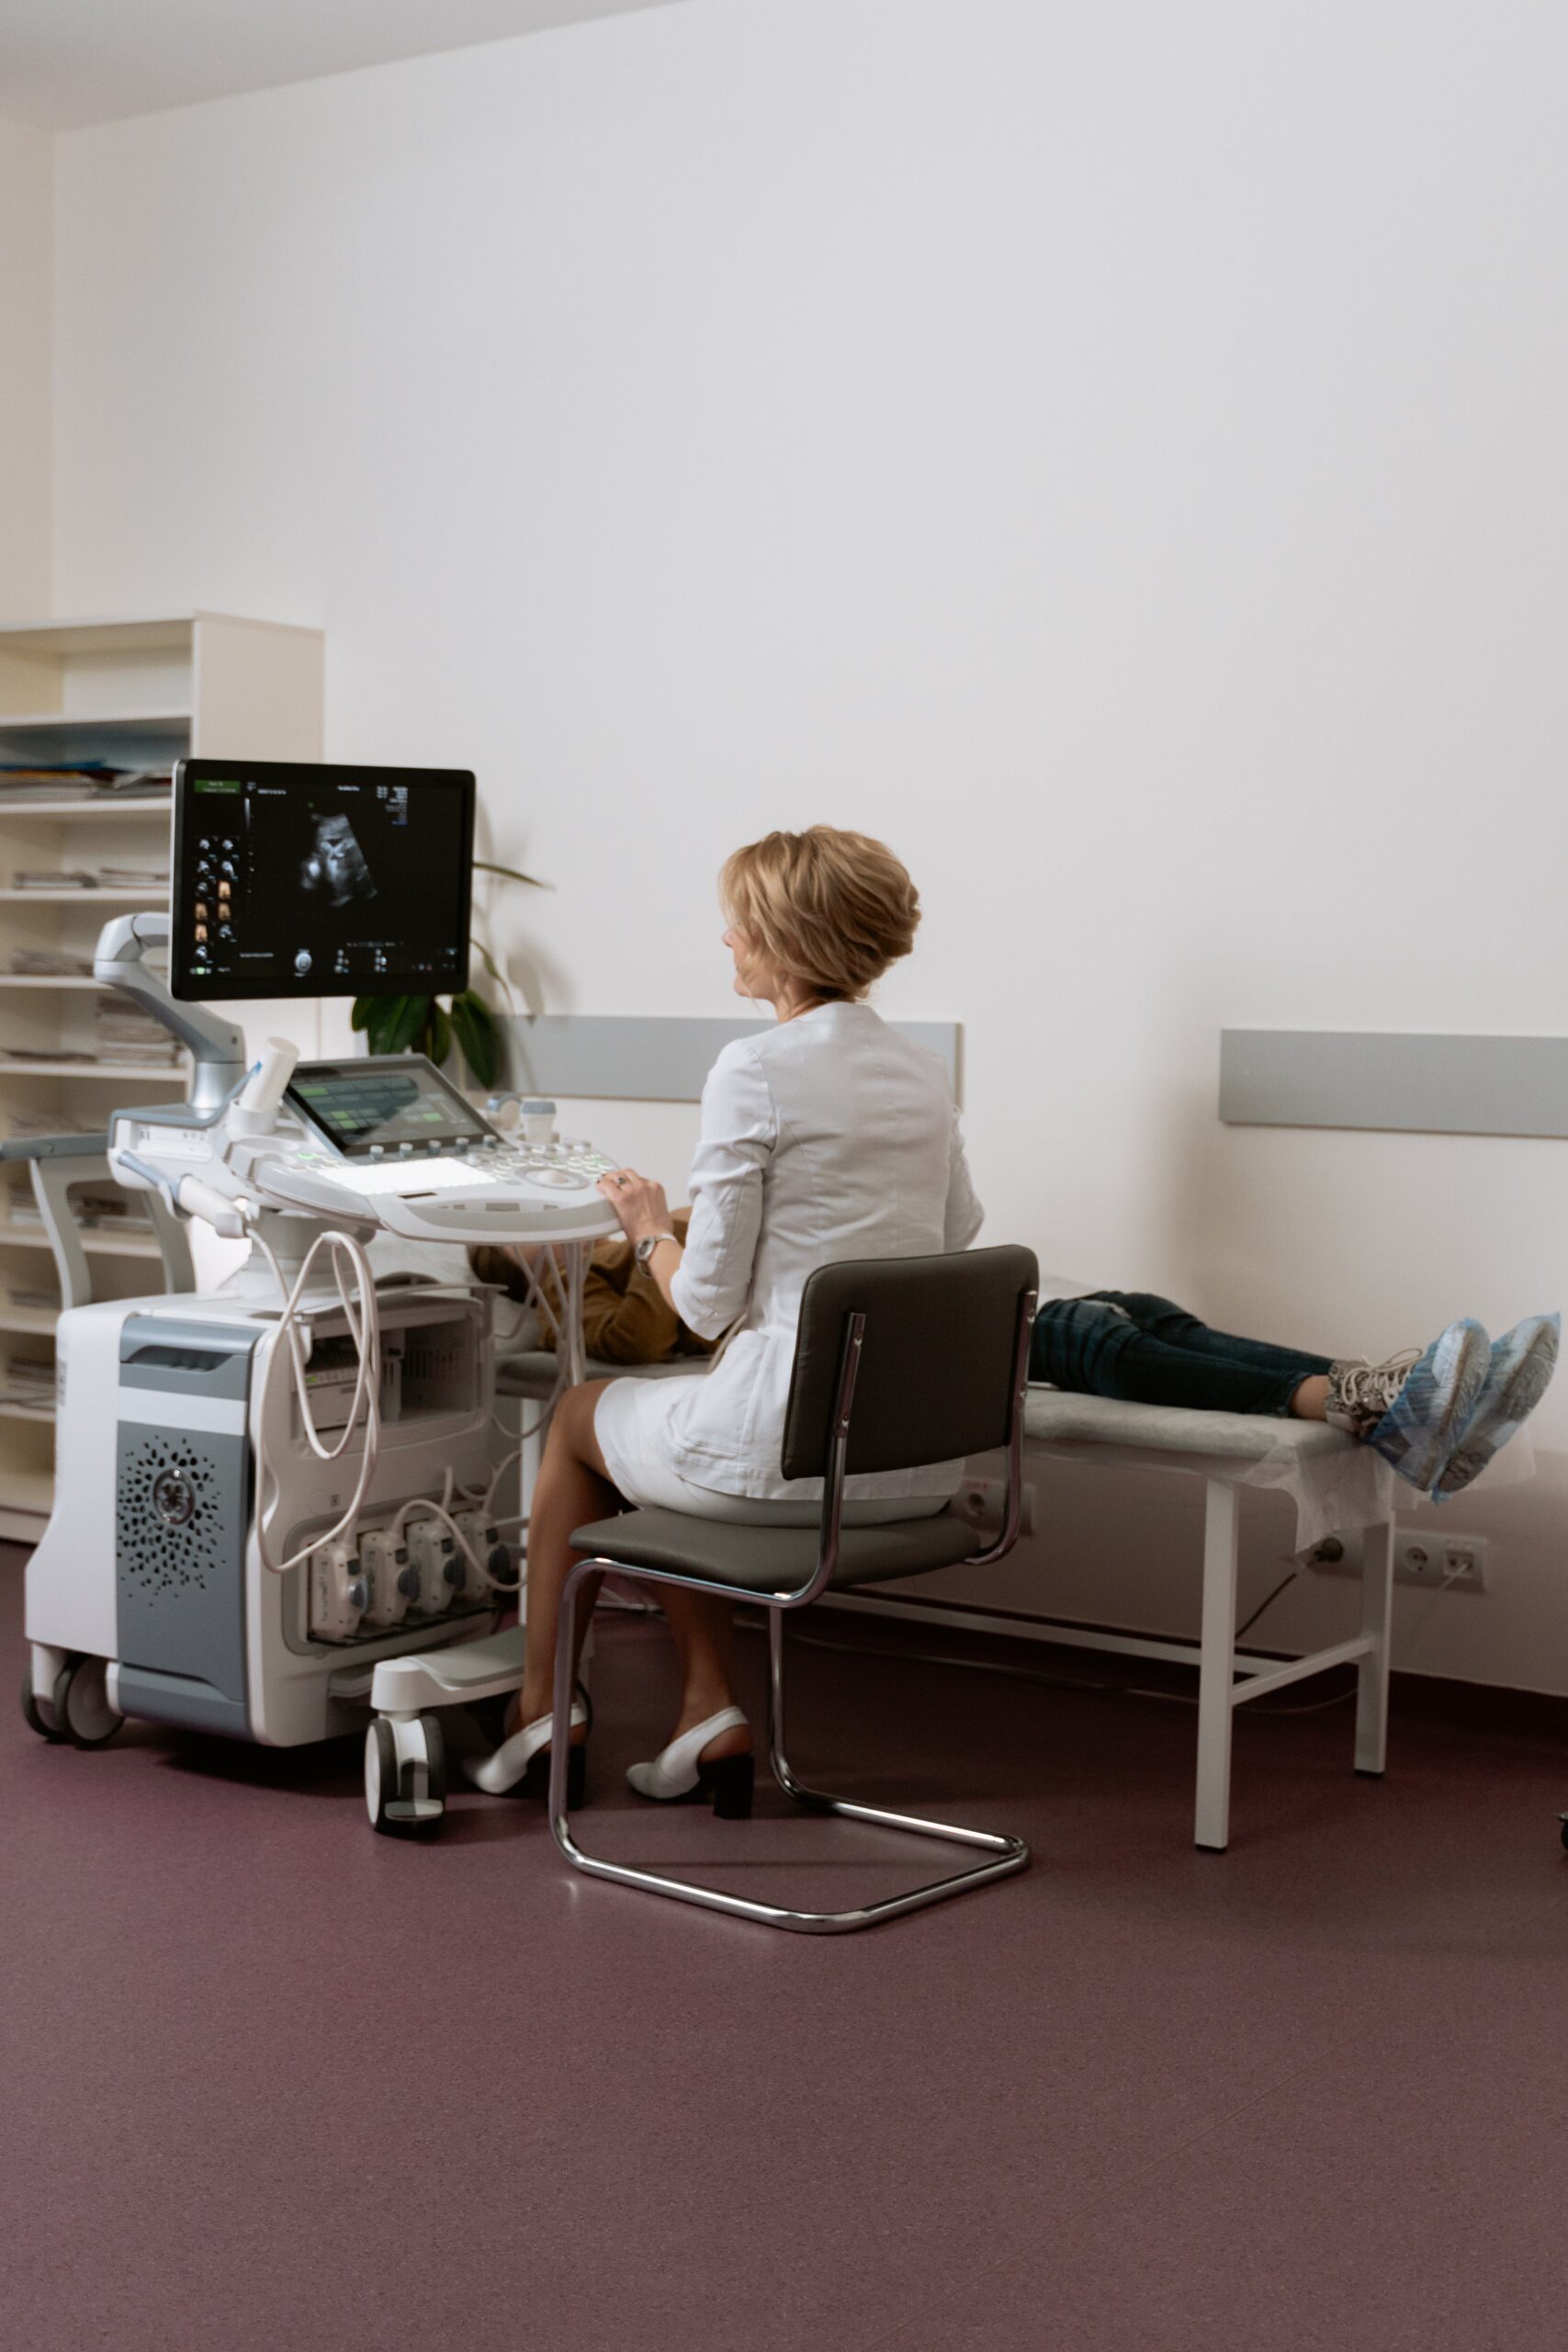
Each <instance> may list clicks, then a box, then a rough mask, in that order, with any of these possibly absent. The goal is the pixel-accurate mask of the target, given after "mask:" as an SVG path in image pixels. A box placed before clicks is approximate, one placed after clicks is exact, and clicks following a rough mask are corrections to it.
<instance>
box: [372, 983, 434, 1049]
mask: <svg viewBox="0 0 1568 2352" xmlns="http://www.w3.org/2000/svg"><path fill="white" fill-rule="evenodd" d="M376 1002H377V1006H378V1011H377V1012H375V1013H374V1014H372V1016H371V1019H370V1022H369V1023H368V1027H369V1035H370V1050H371V1052H372V1053H373V1054H409V1053H415V1052H417V1051H418V1047H417V1046H416V1045H415V1043H414V1040H415V1039H416V1038H417V1037H418V1035H419V1034H420V1031H421V1030H422V1029H423V1027H424V1025H425V1023H426V1022H427V1021H428V1019H429V1018H430V1007H431V999H430V998H429V997H427V996H385V997H378V999H377V1000H376ZM381 1006H385V1008H386V1010H385V1012H382V1011H380V1010H379V1008H380V1007H381Z"/></svg>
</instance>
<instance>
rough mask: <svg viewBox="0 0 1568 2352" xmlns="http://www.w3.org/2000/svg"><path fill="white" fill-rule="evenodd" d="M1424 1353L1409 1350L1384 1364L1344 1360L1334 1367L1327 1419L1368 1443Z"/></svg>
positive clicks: (1351, 1358)
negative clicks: (1417, 1360)
mask: <svg viewBox="0 0 1568 2352" xmlns="http://www.w3.org/2000/svg"><path fill="white" fill-rule="evenodd" d="M1420 1353H1421V1351H1420V1349H1419V1348H1406V1349H1404V1351H1403V1353H1402V1354H1400V1355H1396V1356H1390V1357H1389V1358H1388V1359H1387V1360H1386V1362H1385V1363H1368V1362H1367V1360H1366V1358H1365V1357H1364V1356H1343V1357H1341V1358H1340V1360H1339V1362H1338V1363H1332V1364H1330V1365H1329V1367H1328V1400H1327V1403H1326V1404H1325V1407H1324V1410H1323V1418H1324V1419H1325V1421H1328V1422H1331V1423H1332V1425H1333V1426H1334V1428H1335V1429H1337V1430H1346V1431H1347V1432H1348V1435H1349V1436H1351V1437H1355V1438H1359V1439H1361V1441H1362V1442H1365V1441H1366V1440H1367V1439H1368V1438H1370V1437H1371V1433H1372V1431H1373V1430H1375V1429H1376V1427H1377V1425H1378V1423H1379V1422H1380V1421H1381V1420H1382V1417H1383V1415H1384V1414H1385V1413H1386V1412H1387V1411H1388V1408H1389V1407H1390V1406H1391V1405H1392V1404H1393V1400H1394V1398H1395V1397H1397V1396H1398V1394H1399V1392H1400V1390H1401V1389H1402V1388H1403V1387H1404V1384H1405V1382H1406V1381H1407V1380H1408V1379H1409V1377H1410V1375H1411V1374H1412V1373H1413V1372H1414V1370H1415V1369H1416V1359H1417V1358H1418V1357H1419V1355H1420Z"/></svg>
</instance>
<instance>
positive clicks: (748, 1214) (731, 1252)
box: [671, 1039, 778, 1340]
mask: <svg viewBox="0 0 1568 2352" xmlns="http://www.w3.org/2000/svg"><path fill="white" fill-rule="evenodd" d="M777 1141H778V1116H777V1114H776V1112H775V1110H774V1108H773V1095H772V1093H771V1092H770V1091H769V1088H768V1081H767V1080H766V1078H765V1077H764V1075H763V1072H762V1065H761V1060H760V1059H759V1057H758V1056H757V1054H756V1052H755V1051H754V1049H753V1048H752V1047H751V1046H749V1045H748V1044H747V1043H746V1042H745V1041H744V1040H743V1039H737V1040H736V1042H735V1043H734V1044H733V1045H729V1046H726V1047H725V1049H724V1051H723V1053H722V1054H720V1056H719V1057H718V1059H717V1061H716V1062H715V1064H714V1066H713V1068H712V1069H711V1070H710V1071H709V1072H708V1079H707V1084H706V1085H705V1087H704V1088H703V1123H702V1134H701V1137H700V1140H699V1141H698V1144H697V1156H696V1158H695V1159H694V1160H693V1162H692V1185H691V1191H692V1221H691V1224H690V1226H689V1227H688V1228H687V1233H686V1252H685V1256H684V1257H683V1258H682V1261H681V1263H680V1265H679V1266H678V1267H677V1268H676V1271H675V1278H674V1281H673V1282H672V1283H671V1295H672V1296H673V1298H674V1302H675V1307H676V1311H677V1312H678V1314H679V1315H680V1317H681V1320H682V1322H683V1323H684V1324H685V1325H686V1327H687V1329H689V1330H692V1331H694V1332H695V1334H696V1336H697V1338H698V1339H699V1340H716V1339H718V1338H720V1337H721V1335H722V1334H723V1333H724V1332H725V1331H727V1330H728V1329H729V1326H730V1325H731V1324H732V1323H733V1322H734V1321H735V1318H736V1317H737V1316H738V1315H739V1314H740V1313H741V1312H742V1310H743V1309H744V1307H745V1305H746V1301H747V1299H748V1297H749V1296H750V1290H751V1267H752V1263H753V1261H754V1260H755V1258H756V1255H757V1237H758V1235H759V1233H760V1232H761V1226H762V1188H763V1183H764V1182H765V1179H766V1176H767V1170H768V1163H769V1161H770V1160H771V1159H772V1158H773V1149H774V1147H775V1145H776V1143H777Z"/></svg>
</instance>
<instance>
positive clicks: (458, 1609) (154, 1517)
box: [23, 759, 619, 1831]
mask: <svg viewBox="0 0 1568 2352" xmlns="http://www.w3.org/2000/svg"><path fill="white" fill-rule="evenodd" d="M473 826H474V779H473V776H472V775H470V774H468V773H467V772H466V771H443V770H429V769H410V768H369V767H343V766H330V767H329V766H319V765H317V766H307V765H285V764H277V763H260V762H243V761H222V760H201V759H190V760H186V761H183V762H181V763H180V764H179V765H178V767H177V768H176V769H175V780H174V856H173V867H172V907H171V911H170V913H169V914H167V915H162V914H159V915H152V914H138V915H128V916H123V917H120V918H119V919H118V920H117V921H115V922H110V923H109V924H107V926H106V928H105V930H104V932H103V933H102V936H101V937H100V939H99V941H98V946H97V954H96V963H95V967H94V968H95V976H96V978H97V979H98V980H99V981H100V982H102V983H104V984H107V985H109V986H113V987H115V988H118V989H120V990H122V991H123V992H124V993H125V994H127V995H129V996H130V997H131V998H133V999H134V1000H135V1001H136V1002H137V1003H138V1005H139V1006H140V1007H141V1009H142V1010H144V1011H150V1012H153V1013H154V1014H155V1015H156V1017H157V1018H158V1019H159V1020H160V1021H162V1022H163V1023H164V1026H165V1027H167V1028H168V1029H170V1030H171V1031H172V1032H173V1033H174V1035H175V1036H176V1037H177V1038H178V1039H179V1040H180V1042H181V1043H182V1044H183V1045H184V1046H186V1049H187V1050H188V1052H189V1053H190V1055H191V1057H192V1062H193V1069H192V1080H191V1089H190V1095H189V1099H188V1100H187V1101H186V1102H183V1103H170V1104H166V1105H158V1106H155V1107H145V1106H138V1107H136V1108H134V1109H131V1110H124V1111H118V1112H116V1113H114V1114H112V1116H111V1119H110V1123H109V1132H108V1162H109V1167H110V1169H111V1170H112V1172H113V1174H114V1175H115V1177H116V1178H117V1179H118V1182H120V1183H121V1184H123V1185H125V1186H126V1187H127V1188H128V1189H130V1191H132V1192H137V1191H140V1192H146V1193H152V1194H154V1195H155V1196H156V1198H157V1199H158V1201H159V1202H160V1203H161V1204H162V1206H163V1208H164V1210H165V1211H167V1212H170V1213H172V1214H173V1215H175V1216H179V1217H183V1218H197V1219H200V1220H202V1221H203V1222H204V1223H205V1224H207V1225H208V1226H209V1227H212V1228H213V1229H214V1230H215V1231H216V1232H218V1233H220V1234H223V1235H226V1236H228V1237H230V1238H235V1239H239V1238H245V1239H248V1240H249V1242H250V1245H251V1247H250V1252H249V1255H248V1257H247V1258H246V1260H245V1261H244V1263H243V1265H242V1266H241V1267H240V1269H239V1271H238V1272H236V1273H235V1274H233V1275H231V1277H230V1278H229V1280H228V1282H227V1283H224V1284H223V1286H222V1287H221V1288H220V1289H219V1290H218V1291H216V1292H215V1293H213V1294H212V1295H202V1296H190V1295H182V1296H167V1297H158V1298H141V1299H117V1300H113V1301H104V1302H102V1303H99V1304H94V1305H89V1306H68V1307H67V1308H66V1309H65V1310H64V1311H63V1312H62V1315H61V1317H60V1321H59V1325H58V1329H57V1360H58V1383H59V1403H58V1441H57V1474H56V1481H55V1504H54V1510H53V1512H52V1515H51V1519H50V1521H49V1525H48V1527H47V1529H46V1530H45V1532H44V1535H43V1538H42V1541H41V1542H40V1543H39V1546H38V1548H37V1550H36V1551H35V1552H34V1554H33V1555H32V1558H31V1560H30V1561H29V1563H28V1571H27V1626H26V1631H27V1639H28V1645H29V1650H28V1670H27V1678H26V1681H25V1683H24V1689H23V1706H24V1710H25V1712H26V1713H27V1715H28V1721H29V1723H31V1724H32V1725H33V1728H34V1729H35V1730H36V1731H38V1732H39V1733H40V1734H41V1735H42V1736H44V1737H46V1738H49V1739H52V1740H59V1741H69V1742H71V1743H73V1745H75V1746H77V1747H97V1746H102V1745H104V1744H105V1743H107V1740H108V1739H110V1738H112V1737H113V1736H114V1734H115V1733H116V1732H117V1731H118V1728H119V1726H120V1724H121V1723H122V1721H123V1720H124V1718H125V1717H126V1716H128V1715H130V1716H137V1717H141V1718H142V1719H144V1720H146V1721H149V1722H153V1723H161V1724H175V1725H183V1726H186V1727H188V1728H192V1729H197V1730H202V1731H208V1732H217V1733H220V1734H224V1735H227V1736H231V1737H234V1738H239V1739H248V1740H254V1741H259V1742H262V1743H264V1744H266V1745H269V1746H274V1747H294V1746H298V1745H300V1744H302V1743H304V1742H307V1741H313V1740H321V1739H327V1738H331V1737H333V1736H338V1735H340V1734H342V1733H344V1732H348V1731H353V1730H355V1728H356V1727H364V1728H365V1731H366V1750H365V1769H366V1803H367V1810H368V1813H369V1816H370V1819H371V1821H372V1823H373V1824H374V1826H376V1827H377V1828H378V1829H382V1830H387V1831H400V1830H408V1829H413V1828H421V1827H427V1826H433V1825H434V1823H436V1822H438V1821H439V1819H440V1817H441V1815H442V1812H443V1809H444V1799H445V1792H446V1775H445V1760H444V1748H443V1743H442V1737H441V1726H440V1711H441V1709H442V1708H444V1707H447V1706H451V1705H454V1704H457V1703H459V1702H472V1701H474V1700H477V1699H482V1698H486V1697H491V1696H494V1695H497V1694H499V1693H501V1692H502V1691H510V1690H512V1689H514V1688H515V1687H516V1685H517V1683H518V1681H519V1679H520V1678H521V1670H522V1654H523V1652H522V1645H523V1631H522V1628H521V1626H517V1627H513V1628H511V1629H508V1630H505V1631H502V1632H500V1633H498V1632H497V1631H496V1630H495V1628H496V1621H497V1617H498V1614H499V1612H500V1611H501V1610H502V1607H503V1606H504V1605H505V1603H506V1601H507V1600H508V1598H509V1596H514V1595H515V1594H516V1593H517V1590H518V1578H517V1576H516V1573H515V1571H514V1567H513V1562H514V1560H515V1559H516V1557H517V1553H516V1551H515V1549H514V1548H513V1546H510V1545H508V1544H505V1543H504V1542H502V1540H501V1528H502V1525H504V1524H506V1523H507V1522H506V1521H505V1520H504V1519H502V1518H501V1517H499V1516H498V1513H497V1498H498V1495H499V1492H500V1488H501V1485H502V1479H503V1477H504V1476H505V1474H506V1473H507V1471H508V1469H509V1468H510V1466H511V1464H512V1462H513V1460H514V1459H515V1456H510V1457H508V1459H507V1460H506V1461H503V1462H502V1464H501V1465H500V1466H499V1468H498V1467H496V1466H494V1464H493V1455H494V1453H495V1447H494V1445H493V1444H492V1435H493V1432H494V1430H495V1427H496V1423H495V1390H494V1364H493V1350H494V1333H493V1328H492V1324H493V1303H494V1294H493V1293H491V1292H490V1291H487V1290H485V1289H484V1288H482V1287H480V1286H478V1285H475V1284H474V1283H471V1282H470V1281H469V1280H468V1279H467V1274H466V1264H465V1261H463V1260H462V1259H461V1258H460V1257H457V1258H455V1259H454V1260H453V1266H454V1268H455V1270H456V1271H455V1274H454V1278H452V1279H444V1278H431V1277H430V1276H428V1275H419V1274H410V1273H407V1272H396V1273H386V1272H380V1271H379V1270H378V1268H376V1267H375V1266H373V1264H372V1261H371V1259H370V1257H369V1256H368V1254H367V1246H368V1245H369V1244H370V1243H372V1242H373V1241H374V1240H375V1239H376V1238H377V1237H378V1236H382V1235H389V1236H396V1237H400V1239H401V1241H402V1242H404V1243H407V1242H411V1241H412V1242H425V1243H429V1242H446V1243H453V1242H457V1243H471V1242H475V1241H484V1242H497V1243H513V1244H515V1243H524V1244H534V1245H544V1246H545V1249H546V1251H547V1254H548V1256H549V1258H550V1259H551V1260H552V1261H553V1263H554V1266H555V1270H556V1272H557V1273H558V1276H559V1278H560V1288H561V1290H562V1292H563V1294H564V1295H565V1298H566V1301H567V1313H566V1317H565V1325H566V1328H565V1329H563V1331H562V1340H561V1357H562V1364H563V1374H570V1372H571V1371H572V1370H573V1369H574V1368H578V1367H580V1365H581V1337H580V1324H579V1321H578V1317H579V1315H580V1303H581V1275H582V1269H583V1264H584V1261H585V1258H586V1255H587V1251H588V1250H589V1248H590V1247H591V1245H592V1243H593V1242H594V1241H595V1240H598V1239H601V1238H605V1237H607V1236H609V1235H612V1234H614V1233H615V1232H617V1231H618V1230H619V1227H618V1226H617V1223H616V1220H615V1216H614V1213H613V1212H612V1211H611V1209H610V1208H609V1206H608V1204H607V1203H606V1202H605V1201H604V1198H603V1196H602V1195H601V1193H599V1191H598V1189H597V1180H598V1178H599V1176H600V1175H601V1174H602V1173H603V1172H604V1170H607V1169H608V1168H609V1167H610V1166H611V1164H612V1163H611V1162H610V1161H609V1160H608V1159H605V1158H604V1157H603V1156H602V1155H600V1154H599V1153H596V1152H594V1151H592V1149H590V1148H588V1147H586V1146H583V1145H567V1144H563V1143H560V1142H558V1141H556V1140H555V1139H554V1138H553V1135H551V1136H550V1138H549V1139H548V1140H526V1139H525V1136H524V1135H523V1134H522V1133H521V1132H518V1133H513V1132H509V1131H506V1130H504V1129H503V1128H502V1126H501V1125H500V1124H499V1123H498V1122H497V1121H496V1120H495V1119H492V1118H491V1117H488V1116H486V1115H484V1114H481V1113H480V1112H479V1111H477V1110H476V1109H475V1108H474V1106H473V1105H472V1104H471V1103H469V1102H468V1099H467V1098H466V1097H465V1096H464V1095H463V1094H462V1093H461V1092H460V1091H458V1089H457V1087H456V1086H454V1085H453V1084H452V1083H451V1082H450V1081H449V1080H448V1079H447V1078H446V1077H445V1076H444V1075H443V1073H442V1072H441V1071H439V1070H438V1069H435V1068H434V1065H433V1064H432V1063H431V1062H430V1061H428V1060H427V1059H426V1058H425V1057H423V1055H419V1054H402V1055H394V1056H367V1057H358V1058H350V1059H347V1060H336V1061H307V1062H301V1061H299V1060H298V1058H297V1056H296V1052H295V1049H294V1048H293V1047H292V1046H289V1045H288V1044H287V1043H285V1042H283V1041H281V1040H279V1039H277V1038H273V1039H270V1040H269V1041H268V1042H267V1044H266V1045H265V1046H264V1047H263V1048H262V1050H261V1051H260V1053H259V1054H257V1055H256V1056H255V1057H254V1058H250V1059H248V1058H247V1056H246V1053H245V1049H244V1043H243V1037H242V1035H241V1033H240V1031H239V1030H238V1029H236V1028H235V1027H233V1026H232V1024H231V1023H229V1022H227V1021H226V1020H224V1019H223V1018H222V1016H221V1015H220V1013H217V1012H211V1011H209V1009H208V1008H209V1006H210V1005H212V1004H214V1003H220V1002H223V1001H235V1000H243V999H255V998H258V997H266V998H275V999H276V998H288V997H299V998H315V997H321V996H348V995H352V996H361V995H410V996H412V995H420V996H426V995H434V994H436V993H438V992H439V993H441V994H446V993H448V992H450V991H453V990H457V989H463V988H464V987H466V985H467V981H468V925H469V898H470V885H471V879H472V871H473ZM165 945H166V946H167V948H168V951H169V979H168V981H167V982H166V983H165V981H164V979H163V978H160V977H159V976H158V975H157V974H156V973H155V972H153V971H152V969H151V968H150V967H149V966H148V964H147V962H146V961H145V957H146V954H147V951H148V950H149V949H150V948H155V947H163V946H165ZM526 1125H527V1130H528V1132H529V1135H530V1136H537V1135H538V1134H539V1131H540V1126H541V1122H540V1121H539V1120H538V1119H537V1118H531V1119H529V1120H528V1121H527V1123H526Z"/></svg>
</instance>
